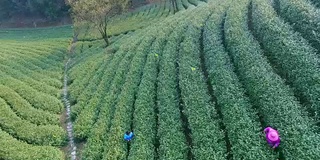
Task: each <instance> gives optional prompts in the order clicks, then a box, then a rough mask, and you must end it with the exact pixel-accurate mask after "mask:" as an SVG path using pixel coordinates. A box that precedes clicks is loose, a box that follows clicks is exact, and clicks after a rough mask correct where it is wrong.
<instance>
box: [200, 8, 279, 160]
mask: <svg viewBox="0 0 320 160" xmlns="http://www.w3.org/2000/svg"><path fill="white" fill-rule="evenodd" d="M225 11H226V7H225V6H223V4H220V7H216V9H215V12H214V13H213V14H212V15H211V16H210V18H209V19H208V21H207V22H206V25H205V27H204V32H203V36H204V37H203V44H204V59H205V62H206V66H207V69H208V74H209V80H210V83H211V85H212V87H213V90H214V96H216V98H217V103H218V105H219V106H220V109H221V113H222V115H223V123H224V124H225V126H226V130H227V132H228V137H229V140H230V144H231V146H232V147H231V153H230V154H231V155H232V158H233V159H252V160H254V159H266V160H267V159H277V158H276V157H277V155H276V154H275V153H273V152H271V150H270V149H269V148H268V146H267V145H266V141H265V138H264V136H263V134H262V132H261V130H262V126H261V123H260V122H259V118H258V116H257V112H256V111H255V110H253V108H252V105H251V104H250V102H249V99H248V97H246V96H245V94H244V89H243V88H242V85H241V83H240V82H239V79H238V77H237V75H236V74H235V73H234V68H233V66H232V64H231V61H230V57H229V56H228V53H227V52H226V51H225V48H224V46H223V42H222V36H223V33H222V30H221V26H222V23H224V21H223V18H224V13H225ZM248 137H250V138H248Z"/></svg>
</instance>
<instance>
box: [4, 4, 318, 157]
mask: <svg viewBox="0 0 320 160" xmlns="http://www.w3.org/2000/svg"><path fill="white" fill-rule="evenodd" d="M177 4H178V8H179V12H177V13H176V14H173V13H172V12H171V10H170V5H169V4H168V3H167V4H164V3H163V4H153V5H147V6H143V7H141V8H139V9H137V10H136V11H133V12H130V13H127V14H124V15H120V16H118V17H116V18H115V19H114V20H113V21H112V23H111V26H110V28H109V30H108V32H109V35H110V41H111V44H110V46H108V47H105V45H104V42H103V40H101V39H100V38H99V35H98V33H97V31H96V29H95V28H89V29H84V30H83V32H82V33H81V35H80V36H79V41H78V42H77V43H76V44H75V48H74V51H73V54H71V53H70V52H69V49H70V45H71V40H72V35H73V34H72V31H73V30H72V26H61V27H53V28H42V29H6V30H0V74H1V76H0V146H6V147H0V159H1V160H2V159H4V160H29V159H30V160H63V159H72V157H71V156H70V146H69V145H68V142H69V141H70V135H69V133H70V132H69V131H68V127H67V126H66V123H67V122H68V120H69V119H68V117H67V116H66V110H68V108H67V109H66V106H65V104H64V103H63V102H64V101H63V97H64V95H63V91H66V92H67V94H68V96H67V97H66V98H67V99H68V100H69V101H70V105H71V110H70V116H71V119H70V120H71V122H72V124H73V128H72V137H73V138H74V139H75V143H76V146H77V158H76V159H83V160H100V159H101V160H117V159H118V160H119V159H121V160H123V159H128V160H144V159H146V160H150V159H161V160H177V159H185V160H191V159H196V160H208V159H209V160H231V159H234V160H241V159H246V160H257V159H259V160H276V159H280V160H284V159H286V160H304V159H305V160H307V159H310V160H317V159H320V145H319V144H320V135H319V133H320V129H319V126H320V123H319V122H320V121H319V120H320V116H319V114H320V68H319V62H320V59H319V54H320V50H319V49H320V47H319V46H320V40H319V39H320V25H319V24H320V17H319V13H320V8H319V5H318V2H317V1H309V0H274V1H265V0H207V1H200V0H177ZM67 60H69V61H68V62H69V63H68V68H67V70H66V71H67V72H64V71H65V70H64V69H65V65H66V62H67ZM64 77H68V78H69V79H68V80H67V81H66V84H67V89H68V90H66V86H64V80H66V79H64ZM67 113H68V112H67ZM267 126H272V127H276V128H277V129H278V131H279V133H280V137H281V144H280V147H279V148H277V149H276V150H273V149H271V148H270V147H269V146H268V144H267V143H266V140H265V135H264V133H263V129H264V128H265V127H267ZM127 130H133V131H134V133H135V137H134V139H133V140H132V141H131V142H130V143H127V142H125V141H124V140H123V134H124V132H125V131H127Z"/></svg>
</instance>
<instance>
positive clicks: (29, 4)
mask: <svg viewBox="0 0 320 160" xmlns="http://www.w3.org/2000/svg"><path fill="white" fill-rule="evenodd" d="M68 10H69V6H66V4H65V1H64V0H0V19H5V18H10V17H12V16H20V15H23V16H30V17H34V16H37V17H43V18H47V19H49V20H55V19H57V18H58V17H60V16H65V15H67V14H68Z"/></svg>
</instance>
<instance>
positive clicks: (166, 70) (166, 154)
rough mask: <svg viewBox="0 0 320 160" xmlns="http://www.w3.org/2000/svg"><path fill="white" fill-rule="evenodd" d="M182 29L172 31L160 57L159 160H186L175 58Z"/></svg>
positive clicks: (186, 147)
mask: <svg viewBox="0 0 320 160" xmlns="http://www.w3.org/2000/svg"><path fill="white" fill-rule="evenodd" d="M181 34H182V29H178V28H176V29H174V30H173V32H172V33H171V35H170V36H168V38H167V42H166V46H165V48H164V50H163V53H162V55H161V56H160V58H161V60H160V63H159V76H158V88H157V90H158V101H157V106H158V108H159V115H158V121H159V126H158V134H157V138H158V139H159V143H160V144H159V149H158V155H159V159H161V160H165V159H186V157H187V149H188V146H187V143H186V138H185V135H184V133H183V128H182V121H181V119H180V111H179V99H178V90H177V75H176V67H175V63H176V55H177V54H178V52H177V49H178V45H177V43H178V42H179V41H180V39H181V37H180V36H181Z"/></svg>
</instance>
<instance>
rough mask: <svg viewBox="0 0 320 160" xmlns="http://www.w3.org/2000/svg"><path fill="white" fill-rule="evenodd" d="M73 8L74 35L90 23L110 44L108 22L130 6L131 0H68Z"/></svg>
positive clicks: (107, 43)
mask: <svg viewBox="0 0 320 160" xmlns="http://www.w3.org/2000/svg"><path fill="white" fill-rule="evenodd" d="M67 1H68V3H69V5H70V6H71V10H72V18H73V24H74V36H78V35H79V33H80V32H81V30H82V28H83V27H84V26H86V24H89V25H91V26H93V27H96V28H97V29H98V31H99V33H100V35H101V37H102V38H103V39H104V41H105V42H106V45H109V40H108V32H107V29H108V24H109V22H110V21H111V19H112V18H113V17H114V16H115V15H118V14H121V13H122V12H123V11H125V10H126V9H127V7H128V4H129V0H67Z"/></svg>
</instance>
